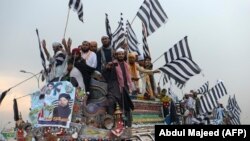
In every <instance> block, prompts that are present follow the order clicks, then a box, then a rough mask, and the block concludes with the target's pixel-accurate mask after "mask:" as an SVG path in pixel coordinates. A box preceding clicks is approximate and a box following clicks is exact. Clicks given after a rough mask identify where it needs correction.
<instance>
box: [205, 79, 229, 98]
mask: <svg viewBox="0 0 250 141" xmlns="http://www.w3.org/2000/svg"><path fill="white" fill-rule="evenodd" d="M209 93H212V94H214V95H215V96H216V97H217V99H220V98H222V97H223V96H225V95H227V90H226V87H225V86H224V84H223V82H222V81H218V82H217V84H216V85H215V86H214V87H213V88H211V89H210V91H209Z"/></svg>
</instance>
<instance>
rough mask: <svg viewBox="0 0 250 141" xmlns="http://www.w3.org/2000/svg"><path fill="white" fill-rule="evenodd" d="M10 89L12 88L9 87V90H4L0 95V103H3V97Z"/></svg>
mask: <svg viewBox="0 0 250 141" xmlns="http://www.w3.org/2000/svg"><path fill="white" fill-rule="evenodd" d="M9 91H10V89H8V90H6V91H4V92H2V94H1V95H0V105H1V103H2V101H3V99H4V98H5V96H6V94H7V93H8V92H9Z"/></svg>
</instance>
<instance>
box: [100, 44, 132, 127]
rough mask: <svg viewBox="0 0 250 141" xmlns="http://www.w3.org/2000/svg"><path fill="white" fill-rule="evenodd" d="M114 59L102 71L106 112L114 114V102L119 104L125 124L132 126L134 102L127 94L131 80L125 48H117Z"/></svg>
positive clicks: (130, 89) (129, 91)
mask: <svg viewBox="0 0 250 141" xmlns="http://www.w3.org/2000/svg"><path fill="white" fill-rule="evenodd" d="M115 57H116V60H114V61H113V62H112V63H109V64H108V65H109V66H106V69H105V70H104V71H103V76H104V78H105V79H106V81H107V83H108V95H107V97H108V100H109V106H108V107H107V113H108V114H110V115H113V114H114V111H115V108H116V104H119V107H120V109H122V110H123V111H122V112H123V114H124V115H125V117H124V119H123V120H124V121H125V126H128V127H131V126H132V114H131V110H133V109H134V104H133V102H132V101H131V99H130V97H129V94H130V93H131V92H132V87H133V84H132V80H131V75H130V71H129V66H128V64H127V62H126V61H125V50H124V49H122V48H118V49H117V50H116V51H115Z"/></svg>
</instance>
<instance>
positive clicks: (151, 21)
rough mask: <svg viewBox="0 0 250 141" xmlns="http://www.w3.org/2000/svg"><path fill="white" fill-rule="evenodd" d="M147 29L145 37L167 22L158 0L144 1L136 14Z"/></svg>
mask: <svg viewBox="0 0 250 141" xmlns="http://www.w3.org/2000/svg"><path fill="white" fill-rule="evenodd" d="M136 15H137V16H138V17H139V18H140V19H141V20H142V22H143V23H144V25H145V26H146V29H147V36H149V35H151V34H152V33H153V32H155V31H156V30H157V29H158V28H160V27H161V26H162V25H163V24H165V23H166V22H167V19H168V17H167V15H166V13H165V12H164V10H163V9H162V7H161V5H160V3H159V1H158V0H144V2H143V4H142V5H141V7H140V9H139V11H138V12H137V14H136Z"/></svg>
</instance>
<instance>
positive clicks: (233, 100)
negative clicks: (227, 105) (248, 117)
mask: <svg viewBox="0 0 250 141" xmlns="http://www.w3.org/2000/svg"><path fill="white" fill-rule="evenodd" d="M232 103H233V105H234V107H235V108H236V109H237V110H239V111H240V112H241V109H240V106H239V105H238V102H237V101H236V98H235V95H234V97H233V98H232Z"/></svg>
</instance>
